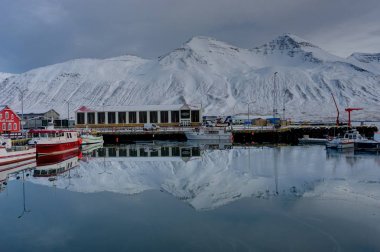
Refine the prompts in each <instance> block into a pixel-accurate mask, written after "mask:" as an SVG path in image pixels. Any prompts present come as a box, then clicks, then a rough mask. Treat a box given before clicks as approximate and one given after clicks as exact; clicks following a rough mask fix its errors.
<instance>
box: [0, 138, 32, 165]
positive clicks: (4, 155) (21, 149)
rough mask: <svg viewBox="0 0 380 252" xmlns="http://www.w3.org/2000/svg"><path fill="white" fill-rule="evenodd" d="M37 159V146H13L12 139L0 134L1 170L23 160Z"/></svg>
mask: <svg viewBox="0 0 380 252" xmlns="http://www.w3.org/2000/svg"><path fill="white" fill-rule="evenodd" d="M32 159H36V148H32V147H27V146H17V147H12V144H11V140H10V139H5V138H3V137H1V136H0V170H1V167H4V166H9V165H12V164H14V163H18V162H21V161H26V160H32Z"/></svg>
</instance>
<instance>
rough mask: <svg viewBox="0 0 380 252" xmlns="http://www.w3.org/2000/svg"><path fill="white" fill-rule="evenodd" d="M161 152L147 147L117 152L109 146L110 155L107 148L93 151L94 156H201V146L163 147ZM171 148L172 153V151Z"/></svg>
mask: <svg viewBox="0 0 380 252" xmlns="http://www.w3.org/2000/svg"><path fill="white" fill-rule="evenodd" d="M160 150H161V153H159V150H158V149H154V150H149V151H148V150H147V149H146V148H132V149H119V152H118V153H117V151H116V149H114V148H109V149H108V155H107V153H106V149H98V150H97V151H94V152H93V153H91V156H93V157H96V156H98V157H106V156H107V157H127V156H129V157H148V156H150V157H169V156H172V157H191V156H200V149H199V147H192V148H180V147H161V149H160ZM170 150H171V153H170Z"/></svg>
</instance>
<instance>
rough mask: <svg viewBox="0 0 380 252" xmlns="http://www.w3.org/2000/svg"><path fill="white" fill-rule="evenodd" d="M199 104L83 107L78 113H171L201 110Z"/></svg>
mask: <svg viewBox="0 0 380 252" xmlns="http://www.w3.org/2000/svg"><path fill="white" fill-rule="evenodd" d="M200 108H201V106H200V105H198V104H195V105H190V104H174V105H173V104H164V105H162V104H161V105H131V106H96V107H87V106H81V107H80V108H79V109H78V110H76V112H95V111H171V110H181V109H190V110H200Z"/></svg>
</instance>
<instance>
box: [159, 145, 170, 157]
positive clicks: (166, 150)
mask: <svg viewBox="0 0 380 252" xmlns="http://www.w3.org/2000/svg"><path fill="white" fill-rule="evenodd" d="M161 156H162V157H168V156H169V147H161Z"/></svg>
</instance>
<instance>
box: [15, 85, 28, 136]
mask: <svg viewBox="0 0 380 252" xmlns="http://www.w3.org/2000/svg"><path fill="white" fill-rule="evenodd" d="M16 89H17V90H18V91H19V92H20V94H21V132H22V134H24V124H23V123H24V92H25V91H27V89H22V90H21V89H20V88H19V87H16Z"/></svg>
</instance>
